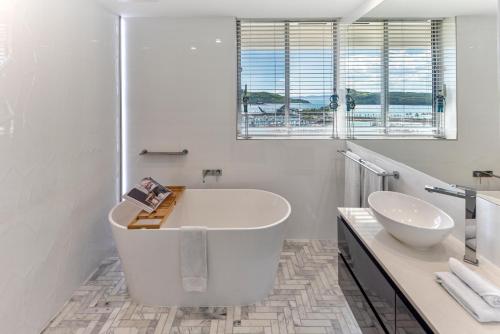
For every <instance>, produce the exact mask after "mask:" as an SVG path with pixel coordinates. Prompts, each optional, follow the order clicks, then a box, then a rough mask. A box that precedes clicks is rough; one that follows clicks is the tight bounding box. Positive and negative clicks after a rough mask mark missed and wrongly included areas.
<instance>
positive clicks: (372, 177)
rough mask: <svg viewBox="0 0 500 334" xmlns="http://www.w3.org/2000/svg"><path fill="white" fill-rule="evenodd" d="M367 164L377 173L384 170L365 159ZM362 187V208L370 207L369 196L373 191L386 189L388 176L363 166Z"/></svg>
mask: <svg viewBox="0 0 500 334" xmlns="http://www.w3.org/2000/svg"><path fill="white" fill-rule="evenodd" d="M365 165H367V166H368V167H370V168H371V169H373V170H375V171H376V172H377V173H383V172H384V170H383V169H382V168H380V167H378V166H377V165H375V164H372V163H371V162H368V161H365ZM361 178H362V187H361V207H362V208H367V207H369V205H368V196H370V194H371V193H373V192H375V191H382V190H386V189H387V186H386V184H385V183H386V181H387V178H386V177H383V176H380V175H377V174H376V173H374V172H372V171H370V170H368V169H366V168H363V170H362V174H361Z"/></svg>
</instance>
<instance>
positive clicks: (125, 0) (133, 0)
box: [118, 0, 160, 3]
mask: <svg viewBox="0 0 500 334" xmlns="http://www.w3.org/2000/svg"><path fill="white" fill-rule="evenodd" d="M118 2H128V3H134V2H160V0H118Z"/></svg>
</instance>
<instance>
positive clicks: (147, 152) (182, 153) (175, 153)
mask: <svg viewBox="0 0 500 334" xmlns="http://www.w3.org/2000/svg"><path fill="white" fill-rule="evenodd" d="M188 153H189V151H188V150H187V149H183V150H182V151H179V152H150V151H148V150H146V149H143V150H142V151H141V152H139V155H146V154H148V155H187V154H188Z"/></svg>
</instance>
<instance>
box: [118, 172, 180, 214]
mask: <svg viewBox="0 0 500 334" xmlns="http://www.w3.org/2000/svg"><path fill="white" fill-rule="evenodd" d="M171 194H172V192H171V191H170V190H169V189H167V188H165V187H164V186H162V185H161V184H159V183H158V182H156V181H155V180H153V178H151V177H145V178H143V179H142V180H141V182H139V184H137V185H135V186H134V187H133V188H132V189H130V190H129V192H127V193H126V194H125V195H123V199H124V200H127V201H130V202H132V203H134V204H135V205H137V206H138V207H140V208H141V209H143V210H144V211H146V212H149V213H151V212H153V211H155V210H156V209H157V208H158V206H160V204H161V203H162V202H163V201H164V200H165V199H166V198H167V197H168V196H170V195H171Z"/></svg>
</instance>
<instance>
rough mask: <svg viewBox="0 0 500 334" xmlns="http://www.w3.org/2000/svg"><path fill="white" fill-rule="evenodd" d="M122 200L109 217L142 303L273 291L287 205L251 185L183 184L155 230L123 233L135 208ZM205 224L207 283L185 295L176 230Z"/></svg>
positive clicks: (246, 298) (235, 299)
mask: <svg viewBox="0 0 500 334" xmlns="http://www.w3.org/2000/svg"><path fill="white" fill-rule="evenodd" d="M139 211H140V210H138V209H137V208H136V207H135V206H134V205H132V204H130V203H128V202H121V203H120V204H118V205H117V206H115V207H114V208H113V209H112V210H111V212H110V213H109V221H110V223H111V226H112V230H113V235H114V238H115V240H116V245H117V248H118V253H119V254H120V258H121V261H122V266H123V270H124V272H125V278H126V281H127V286H128V290H129V293H130V295H131V296H132V298H133V299H134V300H135V301H137V302H139V303H142V304H146V305H162V306H230V305H246V304H251V303H255V302H257V301H259V300H261V299H263V298H264V297H266V296H267V294H268V293H269V291H270V290H271V288H272V286H273V283H274V278H275V276H276V271H277V268H278V262H279V257H280V251H281V247H282V244H283V239H284V228H285V224H284V223H285V221H286V219H287V218H288V216H289V215H290V204H289V203H288V201H287V200H286V199H284V198H283V197H281V196H279V195H276V194H273V193H271V192H267V191H263V190H253V189H187V190H186V191H185V192H184V195H183V197H182V199H181V200H180V201H179V203H178V204H177V206H176V208H175V210H174V211H173V213H172V214H171V215H170V217H169V218H168V220H167V222H166V223H164V224H163V226H162V228H161V229H159V230H128V229H127V227H126V226H127V225H128V223H129V222H130V221H131V220H132V219H133V218H134V217H135V216H136V214H137V213H138V212H139ZM180 226H207V228H208V233H207V238H208V240H207V247H208V288H207V291H206V292H203V293H199V292H185V291H184V290H183V288H182V284H181V277H180V269H179V227H180Z"/></svg>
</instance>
